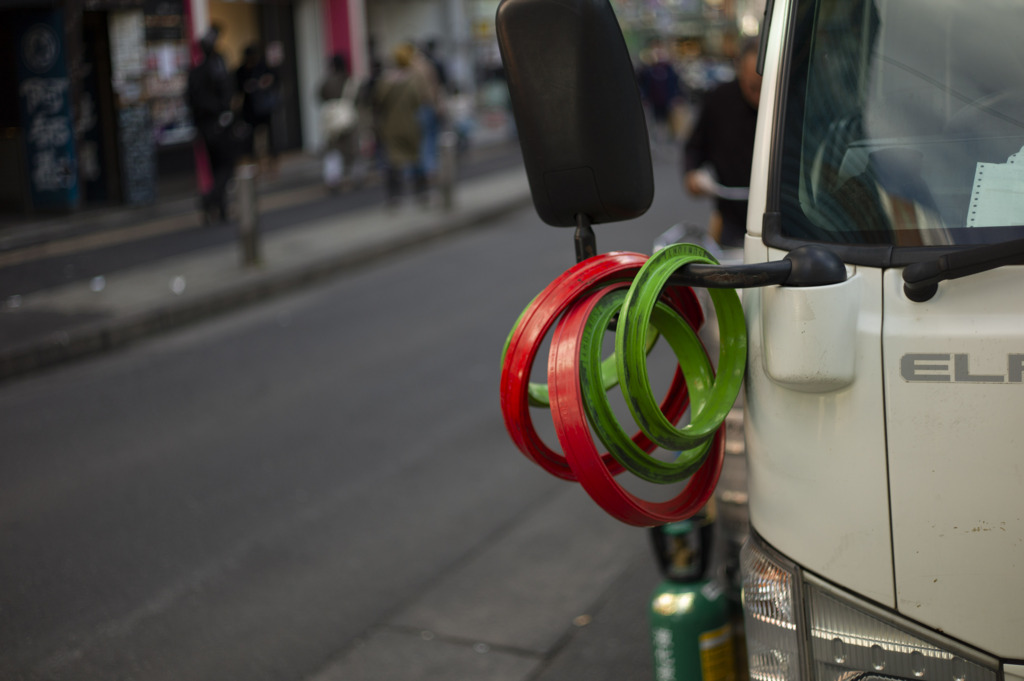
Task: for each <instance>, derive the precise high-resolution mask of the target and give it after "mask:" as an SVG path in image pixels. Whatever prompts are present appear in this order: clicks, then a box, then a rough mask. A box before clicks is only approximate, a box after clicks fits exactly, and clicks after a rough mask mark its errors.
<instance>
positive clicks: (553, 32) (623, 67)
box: [496, 0, 654, 227]
mask: <svg viewBox="0 0 1024 681" xmlns="http://www.w3.org/2000/svg"><path fill="white" fill-rule="evenodd" d="M496 26H497V33H498V46H499V49H500V50H501V58H502V62H503V63H504V66H505V74H506V77H507V79H508V87H509V94H510V96H511V99H512V110H513V114H514V115H515V120H516V126H517V129H518V134H519V142H520V146H521V148H522V152H523V162H524V165H525V167H526V173H527V177H528V179H529V183H530V193H531V195H532V196H533V203H534V207H535V208H536V210H537V214H538V215H539V216H540V218H541V219H542V220H543V221H544V222H546V223H547V224H549V225H552V226H555V227H573V226H576V225H577V216H578V215H582V216H585V217H586V219H587V220H589V222H590V223H593V224H599V223H603V222H615V221H619V220H629V219H632V218H635V217H638V216H640V215H643V213H645V212H646V211H647V209H648V208H649V207H650V205H651V201H652V200H653V199H654V173H653V170H652V167H651V151H650V144H649V142H648V137H647V124H646V121H645V119H644V110H643V104H642V103H641V101H640V90H639V87H638V86H637V82H636V74H635V72H634V69H633V64H632V61H631V60H630V58H629V52H628V50H627V48H626V43H625V40H624V39H623V37H622V31H621V29H620V28H619V24H618V20H617V19H616V17H615V13H614V11H613V10H612V8H611V5H609V4H608V0H502V2H501V4H500V5H499V6H498V12H497V17H496Z"/></svg>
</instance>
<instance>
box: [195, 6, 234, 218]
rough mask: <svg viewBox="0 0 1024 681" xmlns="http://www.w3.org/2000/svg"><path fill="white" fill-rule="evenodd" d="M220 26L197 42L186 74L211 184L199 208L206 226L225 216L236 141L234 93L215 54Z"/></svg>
mask: <svg viewBox="0 0 1024 681" xmlns="http://www.w3.org/2000/svg"><path fill="white" fill-rule="evenodd" d="M219 37H220V27H218V26H212V27H211V28H210V30H209V31H207V32H206V34H205V35H203V37H202V38H201V39H200V40H199V48H200V50H201V52H202V58H201V61H200V62H199V63H198V64H197V65H196V66H194V67H192V69H191V70H190V71H189V74H188V93H187V96H188V103H189V106H190V107H191V109H192V120H193V122H194V123H195V125H196V129H197V130H198V131H199V135H200V137H201V138H202V140H203V144H204V146H205V147H206V153H207V156H208V157H209V160H210V172H211V174H212V175H213V185H212V187H211V188H210V190H209V191H208V192H207V193H206V194H204V195H203V197H202V200H201V206H202V210H203V217H204V220H205V222H206V223H207V224H212V223H214V222H217V221H225V220H227V217H228V205H227V187H228V182H230V181H231V176H232V174H233V173H234V168H235V160H236V157H237V139H236V137H235V135H234V122H235V120H234V113H233V112H232V110H231V98H232V96H233V94H234V92H233V88H232V85H231V78H230V76H229V75H228V69H227V66H226V64H225V63H224V58H223V57H222V56H221V55H220V53H219V52H217V40H218V38H219Z"/></svg>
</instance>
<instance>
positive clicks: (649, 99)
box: [637, 43, 683, 142]
mask: <svg viewBox="0 0 1024 681" xmlns="http://www.w3.org/2000/svg"><path fill="white" fill-rule="evenodd" d="M637 85H639V87H640V96H641V98H642V99H643V101H644V103H645V104H646V105H647V111H648V114H649V115H650V120H651V122H652V126H651V138H652V141H654V142H674V141H675V138H674V133H673V130H672V125H671V114H672V109H673V107H675V106H677V105H678V104H679V101H680V99H681V98H682V96H683V88H682V81H681V80H680V78H679V74H678V73H677V72H676V69H675V67H674V66H672V62H671V61H670V60H669V53H668V50H666V49H665V48H664V47H663V46H662V45H661V44H660V43H655V44H654V45H653V46H652V47H651V49H649V50H647V51H646V52H645V54H644V63H643V65H642V66H641V67H640V72H639V73H638V74H637Z"/></svg>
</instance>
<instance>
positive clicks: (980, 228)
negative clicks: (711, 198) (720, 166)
mask: <svg viewBox="0 0 1024 681" xmlns="http://www.w3.org/2000/svg"><path fill="white" fill-rule="evenodd" d="M795 20H796V26H795V27H794V29H795V35H794V42H793V45H794V48H793V51H792V54H791V56H790V60H791V61H790V81H789V87H788V91H787V95H786V107H785V116H786V119H785V123H784V130H783V134H784V140H783V147H782V154H783V156H782V164H781V185H780V186H781V196H780V213H781V218H782V220H781V230H782V232H781V233H782V235H783V236H785V237H789V238H792V239H799V240H809V241H818V242H826V243H838V244H879V245H886V246H897V247H900V246H932V245H935V246H944V245H953V244H985V243H996V242H1000V241H1004V240H1007V239H1012V238H1020V237H1024V228H1022V227H1020V225H1024V50H1021V49H1020V43H1019V42H1018V40H1019V34H1020V31H1021V27H1024V3H1022V2H1020V1H1019V0H975V1H974V2H964V1H963V0H855V1H853V2H851V1H850V0H800V2H799V5H798V9H797V13H796V15H795Z"/></svg>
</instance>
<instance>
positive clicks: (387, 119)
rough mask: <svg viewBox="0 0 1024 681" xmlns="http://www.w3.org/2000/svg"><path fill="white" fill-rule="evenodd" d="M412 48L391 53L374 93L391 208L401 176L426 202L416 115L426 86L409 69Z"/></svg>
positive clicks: (417, 75) (398, 192) (426, 91)
mask: <svg viewBox="0 0 1024 681" xmlns="http://www.w3.org/2000/svg"><path fill="white" fill-rule="evenodd" d="M414 55H415V48H414V47H413V46H412V45H409V44H404V45H401V46H399V47H398V48H397V49H396V50H395V52H394V55H393V56H394V66H392V67H391V68H389V69H386V70H385V71H384V73H383V74H382V75H381V77H380V79H379V80H378V81H377V83H376V85H375V86H374V89H373V103H374V109H375V111H376V112H377V132H378V135H379V136H380V140H379V141H380V143H381V144H382V145H383V147H384V158H385V163H386V172H387V195H388V202H389V204H391V205H394V204H395V203H397V201H398V199H399V196H401V193H402V185H403V176H404V175H405V174H406V172H410V173H411V174H412V178H413V187H414V189H415V191H416V194H417V196H419V198H420V200H421V201H424V202H425V201H427V199H428V195H427V175H426V172H425V171H424V169H423V163H422V158H421V156H420V143H421V139H422V137H421V135H422V132H421V130H420V123H419V118H418V112H419V110H420V106H422V105H423V103H424V102H425V101H426V100H427V96H428V84H427V83H426V82H424V81H423V77H422V76H421V75H420V74H419V73H418V72H417V71H416V69H414V68H413V67H412V61H413V58H414Z"/></svg>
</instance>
